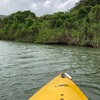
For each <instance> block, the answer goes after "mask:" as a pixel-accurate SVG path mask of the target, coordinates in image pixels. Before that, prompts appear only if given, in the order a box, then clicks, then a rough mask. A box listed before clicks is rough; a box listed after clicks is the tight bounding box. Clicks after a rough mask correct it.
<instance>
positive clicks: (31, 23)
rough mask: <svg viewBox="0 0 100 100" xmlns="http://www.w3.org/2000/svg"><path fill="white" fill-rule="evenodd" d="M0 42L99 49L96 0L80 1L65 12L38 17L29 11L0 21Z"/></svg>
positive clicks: (99, 1)
mask: <svg viewBox="0 0 100 100" xmlns="http://www.w3.org/2000/svg"><path fill="white" fill-rule="evenodd" d="M0 39H5V40H14V41H23V42H36V43H54V44H67V45H77V46H91V47H100V0H92V1H91V0H80V2H78V3H77V4H76V6H75V7H74V8H73V9H71V10H70V11H69V12H58V13H54V14H52V15H50V14H47V15H44V16H41V17H37V16H36V15H35V13H33V12H31V11H23V12H22V11H18V12H16V13H13V14H11V15H10V16H8V17H7V16H6V17H3V18H2V17H1V19H0Z"/></svg>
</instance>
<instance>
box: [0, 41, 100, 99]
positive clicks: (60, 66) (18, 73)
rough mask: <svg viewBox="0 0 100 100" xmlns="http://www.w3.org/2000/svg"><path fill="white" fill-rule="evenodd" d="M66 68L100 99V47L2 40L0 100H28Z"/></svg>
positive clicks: (90, 92)
mask: <svg viewBox="0 0 100 100" xmlns="http://www.w3.org/2000/svg"><path fill="white" fill-rule="evenodd" d="M65 69H67V72H68V73H69V74H70V75H71V76H72V77H73V81H74V82H75V83H76V84H77V85H78V86H79V87H80V88H81V90H82V91H83V92H84V93H85V94H86V96H87V97H88V98H89V100H100V49H94V48H84V47H69V46H61V45H39V44H31V43H14V42H8V41H0V100H27V99H28V98H29V97H30V96H32V95H33V94H34V93H35V92H36V91H37V90H39V89H40V88H41V87H42V86H43V85H44V84H46V83H47V82H48V81H50V80H51V79H52V78H54V77H55V76H56V75H58V74H59V73H60V72H62V71H63V70H65Z"/></svg>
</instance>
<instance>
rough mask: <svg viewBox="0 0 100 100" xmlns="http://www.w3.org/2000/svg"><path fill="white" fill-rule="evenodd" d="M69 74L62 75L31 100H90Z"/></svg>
mask: <svg viewBox="0 0 100 100" xmlns="http://www.w3.org/2000/svg"><path fill="white" fill-rule="evenodd" d="M71 79H72V77H71V76H69V75H68V74H67V73H61V74H60V75H58V76H56V77H55V78H54V79H53V80H51V81H50V82H49V83H47V84H46V85H45V86H44V87H43V88H41V89H40V90H39V91H38V92H37V93H35V94H34V95H33V96H32V97H31V98H30V99H29V100H88V99H87V97H86V96H85V95H84V94H83V93H82V91H81V90H80V89H79V88H78V87H77V86H76V85H75V83H74V82H73V81H72V80H71Z"/></svg>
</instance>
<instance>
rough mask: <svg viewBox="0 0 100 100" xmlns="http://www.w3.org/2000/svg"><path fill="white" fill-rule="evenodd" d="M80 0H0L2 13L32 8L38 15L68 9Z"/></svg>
mask: <svg viewBox="0 0 100 100" xmlns="http://www.w3.org/2000/svg"><path fill="white" fill-rule="evenodd" d="M78 1H79V0H0V15H9V14H11V13H14V12H17V11H24V10H31V11H32V12H34V13H35V14H36V15H37V16H42V15H44V14H52V13H54V12H59V11H68V10H69V9H71V8H72V7H74V6H75V4H76V2H78Z"/></svg>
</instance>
